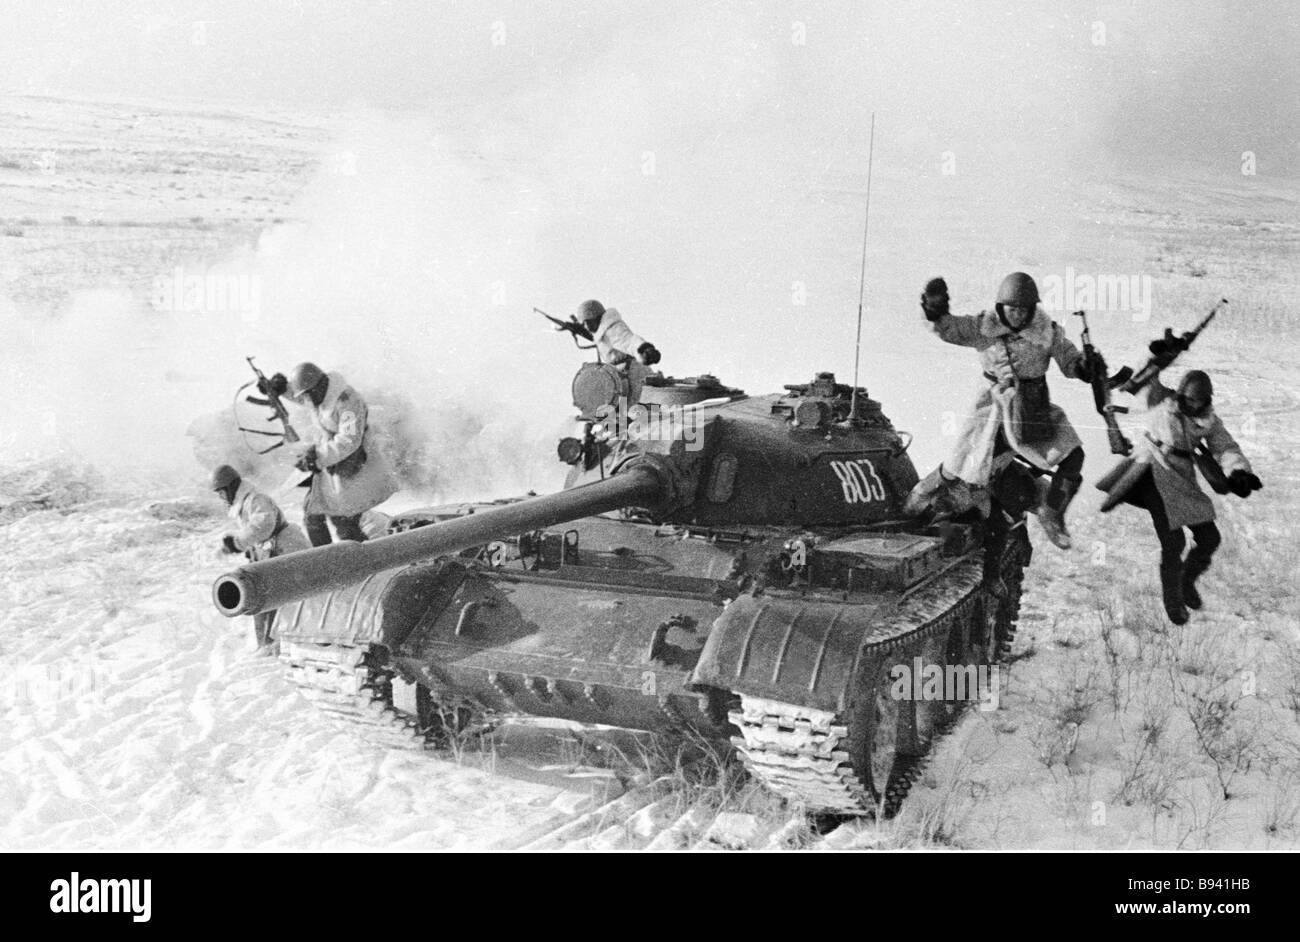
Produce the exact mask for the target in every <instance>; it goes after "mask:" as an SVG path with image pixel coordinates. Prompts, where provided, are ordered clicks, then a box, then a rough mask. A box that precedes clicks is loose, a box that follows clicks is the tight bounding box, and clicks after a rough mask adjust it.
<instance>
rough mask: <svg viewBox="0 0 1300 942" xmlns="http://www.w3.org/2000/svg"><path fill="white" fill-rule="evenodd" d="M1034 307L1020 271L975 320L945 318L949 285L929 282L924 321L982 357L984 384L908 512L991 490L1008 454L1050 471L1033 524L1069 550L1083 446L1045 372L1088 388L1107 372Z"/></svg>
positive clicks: (1033, 288) (1033, 293)
mask: <svg viewBox="0 0 1300 942" xmlns="http://www.w3.org/2000/svg"><path fill="white" fill-rule="evenodd" d="M1038 302H1039V297H1038V286H1037V285H1036V284H1035V283H1034V279H1032V278H1031V277H1029V276H1028V275H1027V274H1025V273H1024V272H1012V273H1011V274H1010V275H1007V277H1006V278H1004V279H1003V281H1002V285H1001V286H1000V287H999V289H998V294H997V301H996V303H995V304H994V310H993V311H991V312H990V311H982V312H981V313H979V314H977V315H974V316H964V317H961V316H956V315H953V314H951V313H949V310H948V286H947V284H946V283H945V282H944V280H943V279H942V278H934V279H932V280H931V281H930V282H929V283H928V284H926V286H925V293H924V294H923V295H922V296H921V310H922V313H923V314H924V315H925V319H926V320H927V321H929V322H930V324H931V325H932V328H933V330H934V332H935V333H936V334H938V335H939V338H940V339H941V340H943V341H945V342H946V343H951V344H957V345H958V346H963V347H974V348H975V349H976V350H977V351H978V352H979V355H980V364H981V366H982V367H983V368H984V379H985V380H986V381H987V382H988V385H987V386H985V387H984V388H983V389H982V390H981V391H980V393H979V396H978V398H977V399H976V401H975V408H974V411H973V413H972V414H971V415H970V416H969V417H968V418H967V420H966V424H965V425H964V426H963V428H962V430H961V432H960V434H959V437H958V442H957V446H956V448H955V449H954V451H953V453H952V455H950V456H949V458H948V459H947V460H946V461H944V462H943V464H941V465H940V466H939V468H938V469H937V470H936V472H935V473H934V474H932V475H930V476H929V477H928V478H927V479H925V480H923V481H922V482H920V483H919V484H918V485H917V487H916V489H915V490H914V491H913V495H912V498H911V499H910V500H909V506H910V507H912V508H915V507H917V506H919V505H921V504H923V503H924V502H925V501H926V500H933V499H934V498H935V497H939V496H942V494H943V492H945V491H948V490H950V489H954V488H956V489H961V488H963V487H965V486H966V485H975V486H978V487H986V486H988V485H989V482H990V477H991V473H992V470H993V467H994V459H995V457H997V456H998V455H1000V454H1001V453H1003V452H1005V451H1007V450H1011V451H1013V452H1015V454H1017V455H1019V456H1020V457H1021V458H1023V459H1024V460H1025V461H1027V462H1028V463H1029V464H1030V465H1032V466H1034V467H1036V468H1038V469H1040V470H1042V471H1049V470H1050V471H1052V478H1051V483H1050V485H1049V486H1048V489H1047V493H1046V496H1045V497H1044V499H1043V501H1042V505H1041V506H1040V507H1039V509H1038V520H1039V522H1040V523H1041V524H1042V526H1043V530H1044V532H1045V533H1046V534H1047V537H1048V539H1050V540H1051V541H1052V542H1053V543H1054V544H1055V545H1056V546H1058V547H1060V548H1062V549H1069V547H1070V534H1069V531H1068V530H1067V529H1066V526H1065V511H1066V508H1067V507H1069V505H1070V502H1071V501H1072V500H1073V499H1074V495H1075V494H1076V493H1077V492H1078V490H1079V485H1080V484H1081V483H1082V480H1083V476H1082V474H1081V473H1080V472H1081V471H1082V468H1083V446H1082V444H1081V443H1080V441H1079V436H1078V435H1077V434H1075V431H1074V428H1073V427H1072V426H1071V425H1070V421H1069V419H1067V418H1066V416H1065V413H1064V412H1063V411H1062V410H1061V408H1060V407H1059V406H1057V405H1054V404H1053V403H1052V401H1051V398H1050V396H1049V395H1048V391H1047V376H1046V374H1047V369H1048V366H1049V365H1050V363H1051V361H1052V360H1055V361H1056V364H1057V366H1058V367H1060V370H1061V372H1062V373H1063V374H1064V375H1066V376H1068V377H1071V378H1073V379H1079V380H1082V381H1083V382H1090V381H1091V379H1092V376H1093V375H1094V373H1095V372H1096V371H1101V372H1102V373H1104V372H1105V369H1106V367H1105V364H1104V362H1102V359H1101V357H1100V356H1099V355H1097V356H1093V357H1087V356H1085V355H1084V354H1082V353H1080V352H1079V350H1078V348H1076V347H1075V346H1074V344H1073V343H1071V342H1070V340H1069V338H1068V337H1066V335H1065V330H1064V329H1063V328H1062V327H1061V325H1060V324H1057V323H1056V322H1055V321H1053V320H1052V319H1051V318H1050V317H1048V316H1047V314H1046V313H1045V312H1044V311H1043V309H1042V308H1041V307H1040V306H1039V303H1038ZM962 482H964V484H963V483H962Z"/></svg>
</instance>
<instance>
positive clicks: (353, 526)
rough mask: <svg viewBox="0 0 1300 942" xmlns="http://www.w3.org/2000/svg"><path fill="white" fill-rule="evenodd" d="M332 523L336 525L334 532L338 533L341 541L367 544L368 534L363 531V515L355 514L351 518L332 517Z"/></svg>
mask: <svg viewBox="0 0 1300 942" xmlns="http://www.w3.org/2000/svg"><path fill="white" fill-rule="evenodd" d="M330 523H332V524H334V530H335V531H336V532H337V533H338V535H339V539H340V540H355V541H356V542H358V543H364V542H366V532H365V531H364V530H362V529H361V514H355V515H354V516H351V517H330Z"/></svg>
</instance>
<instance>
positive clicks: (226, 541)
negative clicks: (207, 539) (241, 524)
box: [221, 533, 239, 553]
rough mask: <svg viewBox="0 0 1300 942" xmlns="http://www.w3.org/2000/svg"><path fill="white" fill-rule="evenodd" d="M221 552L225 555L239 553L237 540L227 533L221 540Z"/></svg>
mask: <svg viewBox="0 0 1300 942" xmlns="http://www.w3.org/2000/svg"><path fill="white" fill-rule="evenodd" d="M221 551H222V552H223V553H238V552H239V547H238V546H236V545H235V538H234V537H233V536H231V535H230V534H229V533H227V534H226V535H225V536H223V537H222V538H221Z"/></svg>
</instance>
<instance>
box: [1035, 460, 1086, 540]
mask: <svg viewBox="0 0 1300 942" xmlns="http://www.w3.org/2000/svg"><path fill="white" fill-rule="evenodd" d="M1081 483H1083V479H1082V478H1076V477H1066V476H1065V475H1063V474H1061V473H1060V471H1059V470H1058V471H1057V473H1056V474H1054V475H1053V476H1052V483H1051V485H1050V486H1049V487H1048V488H1047V496H1046V497H1045V498H1044V499H1043V506H1042V507H1040V508H1039V510H1038V522H1039V523H1040V524H1042V527H1043V532H1044V533H1046V534H1047V538H1048V539H1049V540H1051V541H1052V542H1053V543H1054V544H1055V545H1056V546H1058V547H1060V548H1061V549H1069V548H1070V546H1071V543H1070V531H1069V530H1067V529H1066V528H1065V511H1066V508H1068V507H1069V506H1070V501H1072V500H1074V495H1075V494H1077V493H1078V492H1079V485H1080V484H1081Z"/></svg>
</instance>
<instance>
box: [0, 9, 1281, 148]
mask: <svg viewBox="0 0 1300 942" xmlns="http://www.w3.org/2000/svg"><path fill="white" fill-rule="evenodd" d="M0 10H3V21H2V22H0V77H2V78H3V80H4V82H5V85H6V87H7V88H8V89H9V90H19V91H28V92H38V93H44V92H53V93H56V94H57V93H70V94H79V95H122V96H142V95H147V96H180V97H189V98H198V99H208V100H213V101H216V100H223V101H224V100H239V101H245V102H250V103H271V102H279V103H309V104H313V105H323V106H329V107H336V106H346V105H355V104H358V103H361V104H366V105H370V106H375V107H381V108H404V109H423V108H436V109H443V108H466V107H470V108H482V107H484V106H491V105H492V104H493V103H496V102H500V101H502V100H507V99H508V100H512V101H515V102H519V101H521V100H522V101H529V100H536V101H538V102H539V108H543V109H544V108H545V107H546V106H547V105H548V103H556V102H558V103H561V105H562V103H563V102H564V101H565V100H581V101H583V102H585V103H588V104H590V105H592V106H596V107H600V108H607V109H609V110H610V113H611V115H617V116H618V118H619V121H618V123H619V124H622V123H623V122H624V121H626V120H628V119H629V118H631V119H633V120H634V119H635V117H636V115H637V113H638V111H639V110H640V109H648V110H649V111H650V112H652V115H660V114H662V112H663V110H664V108H665V107H668V108H669V109H671V108H675V107H679V106H681V107H686V108H688V109H699V108H701V107H704V108H708V109H710V110H711V112H712V113H713V114H715V115H717V116H723V117H729V118H732V119H734V120H746V121H754V122H757V123H759V124H762V123H763V122H768V121H792V122H796V123H797V122H798V121H800V120H808V121H811V122H812V124H811V127H812V128H814V129H816V128H818V126H819V124H820V125H825V124H826V123H831V124H833V123H834V122H835V121H836V120H839V119H840V116H841V115H850V114H852V115H861V114H864V113H866V112H867V111H869V110H875V109H882V110H887V111H889V110H892V111H893V112H895V114H896V116H899V115H901V116H903V117H904V118H905V119H906V121H907V122H910V123H911V124H913V125H915V126H917V127H918V128H919V127H921V126H925V127H927V128H929V129H931V130H937V131H938V132H939V133H940V135H941V136H942V134H943V133H949V134H952V135H954V136H955V137H957V138H958V139H960V138H962V137H964V136H967V135H973V136H981V135H1000V136H1001V137H1003V138H1004V139H1012V140H1016V139H1023V140H1030V139H1033V140H1036V141H1044V140H1046V141H1049V142H1052V141H1054V142H1055V143H1057V144H1059V145H1060V146H1063V147H1065V146H1068V147H1070V148H1073V149H1082V150H1083V151H1085V152H1086V154H1085V156H1090V155H1093V154H1095V155H1096V156H1097V157H1103V156H1107V157H1110V156H1116V155H1119V156H1124V157H1127V158H1130V159H1136V160H1147V161H1151V160H1162V161H1163V160H1177V161H1180V162H1188V163H1202V164H1208V163H1217V162H1219V161H1220V160H1222V159H1225V158H1226V157H1227V156H1230V155H1232V154H1234V153H1235V154H1239V153H1240V152H1242V151H1245V150H1251V151H1253V152H1255V153H1256V154H1257V157H1258V161H1259V171H1260V173H1261V174H1284V173H1285V174H1294V173H1295V172H1296V168H1297V167H1298V166H1300V154H1298V153H1297V150H1298V148H1300V132H1298V128H1300V68H1298V67H1297V62H1300V6H1297V5H1295V4H1292V3H1286V2H1274V3H1265V2H1249V0H1248V2H1240V0H1235V2H1234V0H1179V2H1177V3H1174V2H1165V3H1160V4H1155V3H1146V2H1144V3H1138V2H1136V0H1129V2H1109V3H1097V2H1075V0H1061V2H1057V3H1051V2H1014V0H1008V2H928V3H927V2H913V0H893V2H875V3H863V2H849V0H844V2H822V3H812V2H794V0H755V2H744V0H720V2H703V0H697V2H682V0H655V2H641V3H622V4H613V3H596V2H581V3H564V4H557V3H553V2H551V3H543V2H530V0H481V2H462V0H368V2H365V0H220V2H218V0H171V2H159V0H59V2H57V3H55V2H52V0H0ZM891 123H892V124H894V125H895V126H896V125H897V124H898V123H899V121H898V120H895V121H893V122H891Z"/></svg>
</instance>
